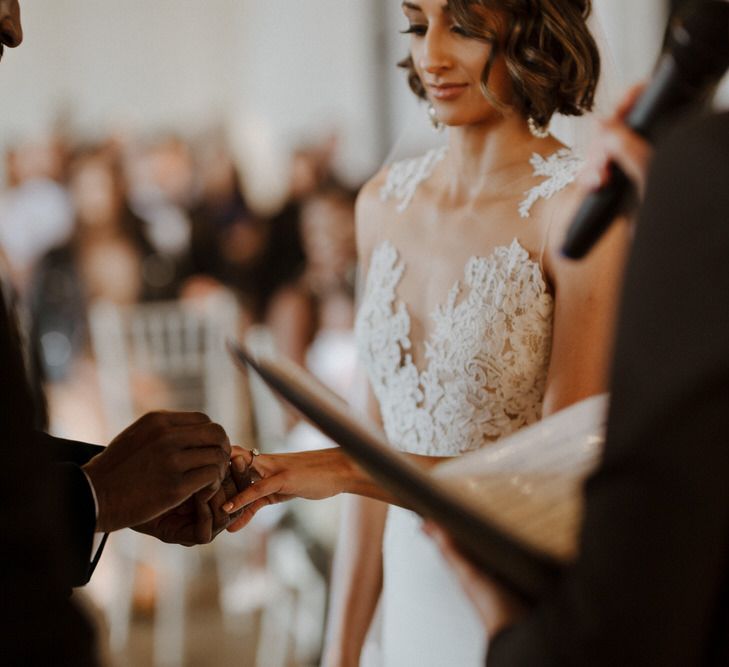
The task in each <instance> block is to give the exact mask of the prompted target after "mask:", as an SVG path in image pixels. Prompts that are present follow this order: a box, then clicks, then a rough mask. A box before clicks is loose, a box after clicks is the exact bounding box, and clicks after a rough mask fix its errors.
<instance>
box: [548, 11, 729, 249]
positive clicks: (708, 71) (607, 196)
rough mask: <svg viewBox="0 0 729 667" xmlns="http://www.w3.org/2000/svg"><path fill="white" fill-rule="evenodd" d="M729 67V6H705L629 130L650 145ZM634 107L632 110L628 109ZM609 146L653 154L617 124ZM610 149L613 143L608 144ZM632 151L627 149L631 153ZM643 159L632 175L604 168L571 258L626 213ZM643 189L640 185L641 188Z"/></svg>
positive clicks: (663, 63)
mask: <svg viewBox="0 0 729 667" xmlns="http://www.w3.org/2000/svg"><path fill="white" fill-rule="evenodd" d="M727 67H729V3H727V2H725V1H724V0H709V1H707V2H704V3H702V4H701V5H699V7H698V8H697V9H696V10H695V12H694V13H693V14H691V15H690V16H688V17H687V18H686V20H684V21H682V22H679V23H677V24H676V25H675V26H673V28H672V30H671V36H670V40H669V47H668V50H667V52H666V53H665V54H664V56H662V58H661V60H660V61H659V64H658V67H657V68H656V72H655V74H654V76H653V79H652V81H651V82H650V83H649V84H648V86H647V87H646V88H645V90H644V91H643V92H642V94H641V95H640V96H639V97H637V99H629V100H628V101H627V102H626V104H625V108H624V109H623V113H624V114H626V115H625V116H624V117H625V125H627V127H628V128H630V130H632V131H633V132H634V133H635V134H637V135H639V136H640V137H643V138H644V139H646V140H648V141H651V140H652V139H653V137H654V134H655V131H656V128H657V126H658V125H659V124H660V123H661V122H662V121H665V120H666V119H667V118H668V117H670V116H671V115H672V114H675V113H676V112H678V111H680V110H682V109H685V108H686V107H687V106H690V105H691V104H692V103H695V102H697V101H699V100H700V99H701V98H702V97H703V96H704V95H705V94H706V93H707V92H708V91H709V90H710V89H711V87H712V86H713V85H715V84H716V83H717V82H718V80H719V79H720V78H721V77H722V75H723V74H724V72H725V71H726V69H727ZM628 108H630V110H629V111H627V109H628ZM607 129H608V132H607V133H606V135H607V137H606V139H605V141H606V142H609V141H613V142H615V143H614V145H613V146H612V148H613V152H614V153H615V156H618V155H621V154H626V155H628V156H630V155H640V154H641V153H642V154H643V158H642V159H643V160H644V161H647V155H649V151H648V148H647V146H646V145H643V147H642V148H641V147H640V145H639V142H637V143H635V145H633V146H628V145H627V143H626V145H624V146H621V145H620V142H621V141H625V142H628V143H630V142H631V141H634V140H635V139H636V138H635V137H634V135H633V134H632V133H630V132H629V131H628V130H627V129H626V128H624V127H620V124H619V121H618V120H614V121H613V126H612V127H610V123H609V125H608V128H607ZM605 145H606V146H609V144H608V143H606V144H605ZM626 149H627V150H626ZM640 162H641V160H640V159H639V160H638V163H637V164H636V165H631V163H630V161H629V160H628V161H627V162H625V161H624V164H623V166H624V167H627V168H628V173H627V174H626V171H624V170H623V169H621V168H620V167H618V166H617V165H616V164H615V163H611V164H610V166H609V167H607V168H604V167H603V168H602V170H600V171H599V172H598V173H599V174H600V178H599V179H598V181H599V182H601V183H602V187H600V188H599V189H598V190H596V191H594V192H592V193H591V194H590V195H588V196H587V198H586V199H585V201H584V202H583V204H582V206H581V207H580V209H579V211H578V212H577V215H576V216H575V218H574V220H573V222H572V224H571V225H570V228H569V230H568V231H567V238H566V239H565V242H564V245H563V248H562V252H563V254H564V255H565V256H566V257H569V258H571V259H580V258H582V257H584V256H585V255H586V254H587V253H588V252H589V251H590V249H591V248H592V247H593V245H594V244H595V243H596V242H597V241H598V240H599V239H600V237H601V236H602V234H603V233H604V232H605V230H606V229H607V228H608V227H609V226H610V223H611V222H612V221H613V220H614V219H615V218H616V217H617V216H618V215H619V214H620V213H621V211H622V210H623V208H624V207H625V205H626V202H627V200H628V198H629V195H630V194H631V189H632V186H631V179H630V178H629V176H630V175H631V174H630V171H631V167H632V166H635V169H633V171H634V172H635V173H634V174H632V175H635V174H637V173H642V172H644V169H643V168H642V167H641V164H640ZM639 185H640V183H639Z"/></svg>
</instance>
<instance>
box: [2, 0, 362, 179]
mask: <svg viewBox="0 0 729 667" xmlns="http://www.w3.org/2000/svg"><path fill="white" fill-rule="evenodd" d="M21 6H22V11H23V23H24V28H25V37H26V39H25V42H24V44H23V45H22V46H21V47H20V48H19V49H17V50H7V51H6V54H5V58H4V59H3V62H2V64H1V65H0V90H2V91H3V94H2V101H1V102H0V148H2V146H3V142H8V141H10V140H11V139H12V138H13V137H24V136H28V135H33V134H35V133H38V132H42V131H44V130H45V129H46V128H47V127H48V125H49V123H50V121H51V120H52V119H53V117H54V115H55V114H56V113H57V110H58V108H59V105H60V104H63V105H67V106H68V107H69V108H70V110H71V111H72V112H73V114H74V117H75V120H76V122H77V124H78V126H79V127H80V129H81V130H82V131H84V132H87V133H88V132H91V133H100V132H104V131H105V130H106V129H108V128H109V127H110V126H114V125H119V124H125V125H129V124H131V125H133V126H135V127H138V128H140V129H142V130H154V129H158V128H168V127H169V128H172V129H183V130H184V129H188V130H189V129H192V130H195V129H197V128H200V127H202V126H205V125H206V124H209V123H212V122H215V121H217V120H220V119H221V118H223V119H225V118H231V117H237V118H238V119H240V121H241V123H243V124H246V123H247V122H248V120H250V119H258V120H259V121H260V120H261V119H262V123H263V126H265V129H266V130H267V131H268V132H269V133H270V135H272V136H273V137H279V138H280V141H279V142H278V143H279V144H281V143H282V142H284V141H287V140H289V139H291V138H293V139H295V140H298V139H306V138H311V137H312V134H313V135H316V134H317V133H320V132H322V131H323V130H324V128H327V127H331V126H337V127H339V128H341V131H342V133H343V135H344V137H345V141H344V146H343V148H344V151H345V153H346V156H347V157H348V158H349V159H348V160H347V162H348V163H350V164H351V165H352V167H351V170H352V171H354V172H357V171H359V172H362V173H364V172H369V170H370V169H371V160H372V155H373V151H372V137H371V133H372V131H373V130H372V128H373V127H375V125H374V124H373V122H372V119H373V117H374V109H373V107H372V95H371V91H370V86H371V85H373V83H372V81H371V80H372V76H371V63H372V61H373V58H374V54H373V52H372V49H371V48H370V46H369V45H370V42H371V37H372V31H373V28H372V21H371V18H372V13H371V12H370V11H368V8H369V6H370V0H305V1H302V0H204V1H200V0H114V1H112V0H21Z"/></svg>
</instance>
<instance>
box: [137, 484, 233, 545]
mask: <svg viewBox="0 0 729 667" xmlns="http://www.w3.org/2000/svg"><path fill="white" fill-rule="evenodd" d="M240 490H242V489H239V488H238V487H237V486H236V484H235V482H234V479H233V477H232V476H231V475H230V474H228V475H227V476H226V478H225V479H224V480H223V482H222V484H221V485H220V489H218V491H217V493H216V494H215V495H214V496H213V497H212V498H211V499H210V500H208V501H205V500H203V499H202V497H201V496H200V494H196V495H195V496H194V497H192V498H189V499H188V500H186V501H185V502H184V503H182V504H181V505H179V506H178V507H175V508H173V509H171V510H169V511H167V512H165V513H164V514H162V515H161V516H159V517H157V518H156V519H152V521H148V522H147V523H144V524H141V525H139V526H134V530H136V531H138V532H140V533H145V534H147V535H152V536H153V537H156V538H157V539H159V540H161V541H162V542H168V543H170V544H181V545H182V546H186V547H190V546H194V545H197V544H208V543H209V542H211V541H212V540H213V539H214V538H215V537H216V536H217V535H218V533H220V532H221V531H223V530H225V529H226V528H227V527H228V526H229V525H230V524H231V523H232V522H233V521H235V519H237V518H238V517H239V516H240V514H241V513H242V512H243V510H240V512H237V513H236V514H233V515H231V514H228V513H227V512H225V511H224V510H223V505H224V504H225V503H227V502H228V500H229V499H231V498H234V497H235V495H236V494H237V493H238V492H239V491H240ZM203 497H204V496H203Z"/></svg>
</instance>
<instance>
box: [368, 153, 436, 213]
mask: <svg viewBox="0 0 729 667" xmlns="http://www.w3.org/2000/svg"><path fill="white" fill-rule="evenodd" d="M446 150H447V146H441V147H440V148H434V149H432V150H429V151H428V152H427V153H426V154H425V155H421V156H420V157H416V158H412V159H410V160H402V161H401V162H395V163H394V164H393V165H392V166H391V167H390V169H389V171H388V172H387V180H386V182H385V184H384V185H383V186H382V187H381V188H380V199H381V200H382V201H387V200H388V199H390V197H394V198H395V199H396V200H397V212H398V213H402V212H403V211H405V209H406V208H407V207H408V206H410V203H411V202H412V201H413V197H414V196H415V192H416V190H417V189H418V186H419V185H420V184H421V183H422V182H423V181H425V180H427V179H428V178H430V175H431V174H432V173H433V170H434V169H435V167H436V165H437V164H438V163H439V162H440V161H441V160H442V159H443V158H444V157H445V154H446Z"/></svg>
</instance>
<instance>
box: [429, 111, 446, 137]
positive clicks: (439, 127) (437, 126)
mask: <svg viewBox="0 0 729 667" xmlns="http://www.w3.org/2000/svg"><path fill="white" fill-rule="evenodd" d="M428 118H430V124H431V125H432V126H433V129H434V130H435V131H436V132H442V131H443V123H441V122H440V120H438V114H437V113H436V111H435V107H434V106H433V105H432V104H428Z"/></svg>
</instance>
